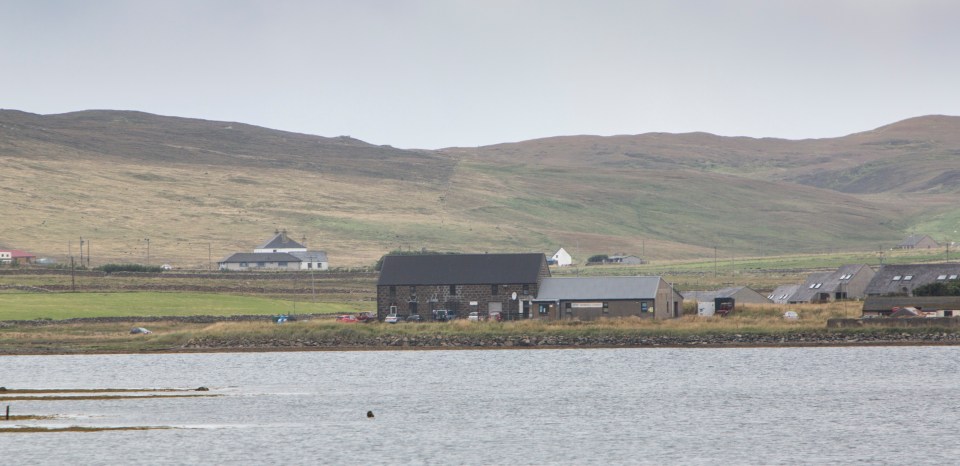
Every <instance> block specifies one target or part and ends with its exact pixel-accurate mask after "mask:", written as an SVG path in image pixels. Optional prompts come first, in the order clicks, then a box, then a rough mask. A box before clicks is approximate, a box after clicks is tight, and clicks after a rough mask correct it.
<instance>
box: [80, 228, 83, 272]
mask: <svg viewBox="0 0 960 466" xmlns="http://www.w3.org/2000/svg"><path fill="white" fill-rule="evenodd" d="M80 267H83V237H82V236H81V237H80Z"/></svg>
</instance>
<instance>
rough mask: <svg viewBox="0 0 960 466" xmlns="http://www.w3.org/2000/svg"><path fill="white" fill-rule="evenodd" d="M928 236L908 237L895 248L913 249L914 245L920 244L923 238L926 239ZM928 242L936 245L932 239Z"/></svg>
mask: <svg viewBox="0 0 960 466" xmlns="http://www.w3.org/2000/svg"><path fill="white" fill-rule="evenodd" d="M929 236H930V235H910V236H908V237H906V238H904V240H903V241H901V242H900V244H898V245H897V247H898V248H912V247H915V246H916V245H918V244H920V241H923V239H924V238H928V237H929ZM930 240H931V241H933V242H934V243H936V241H935V240H934V239H933V238H930Z"/></svg>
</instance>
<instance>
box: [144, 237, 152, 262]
mask: <svg viewBox="0 0 960 466" xmlns="http://www.w3.org/2000/svg"><path fill="white" fill-rule="evenodd" d="M143 240H144V241H146V242H147V265H150V238H144V239H143Z"/></svg>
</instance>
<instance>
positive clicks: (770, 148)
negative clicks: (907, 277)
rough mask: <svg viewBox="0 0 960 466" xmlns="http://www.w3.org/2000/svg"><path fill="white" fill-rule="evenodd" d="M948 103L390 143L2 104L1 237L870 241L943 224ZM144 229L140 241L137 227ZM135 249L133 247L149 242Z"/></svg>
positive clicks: (700, 243) (950, 222)
mask: <svg viewBox="0 0 960 466" xmlns="http://www.w3.org/2000/svg"><path fill="white" fill-rule="evenodd" d="M958 155H960V117H950V116H925V117H918V118H913V119H909V120H905V121H901V122H897V123H893V124H891V125H887V126H883V127H881V128H877V129H874V130H871V131H865V132H862V133H856V134H851V135H848V136H843V137H838V138H829V139H815V140H800V141H793V140H783V139H773V138H763V139H754V138H745V137H721V136H715V135H711V134H706V133H689V134H665V133H648V134H640V135H622V136H610V137H600V136H562V137H553V138H545V139H537V140H531V141H523V142H518V143H510V144H498V145H493V146H486V147H479V148H447V149H442V150H436V151H426V150H402V149H396V148H393V147H389V146H376V145H371V144H367V143H365V142H363V141H359V140H356V139H353V138H350V137H347V136H340V137H332V138H330V137H321V136H313V135H305V134H297V133H290V132H284V131H277V130H271V129H266V128H262V127H256V126H251V125H245V124H242V123H235V122H215V121H205V120H196V119H187V118H177V117H166V116H158V115H151V114H146V113H141V112H130V111H108V110H96V111H84V112H75V113H67V114H61V115H36V114H30V113H25V112H20V111H15V110H0V218H2V219H4V220H3V221H2V222H0V247H7V248H17V249H25V250H29V251H31V252H34V253H36V254H38V255H41V256H48V257H53V258H56V259H57V260H60V261H63V260H65V258H66V257H67V256H68V255H70V254H72V255H74V256H77V255H78V250H77V249H78V247H79V240H80V238H81V237H83V238H84V240H85V243H86V245H87V246H89V247H90V248H91V251H90V254H91V257H92V259H93V262H94V265H96V264H98V263H107V262H140V263H144V262H148V261H149V262H151V263H161V262H168V263H173V264H175V265H179V266H184V267H193V266H204V267H206V266H209V265H210V263H211V262H216V261H217V260H218V259H220V258H222V257H224V256H226V255H228V254H230V253H232V252H236V251H247V250H252V249H253V248H254V247H256V246H257V245H258V244H259V243H260V242H262V241H264V240H266V239H268V238H269V237H270V236H271V235H272V233H273V232H274V230H275V229H277V228H285V229H287V230H289V231H290V232H291V234H292V235H294V236H295V237H296V238H298V239H300V238H301V237H303V238H304V239H305V241H306V242H307V245H308V246H309V247H311V248H315V249H323V250H326V251H328V253H329V255H330V259H331V263H332V265H334V266H360V265H370V264H372V263H373V262H374V261H375V260H376V259H377V258H379V257H380V255H382V254H384V253H386V252H389V251H390V250H394V249H398V248H402V249H420V248H427V249H431V250H444V251H463V252H481V251H489V252H495V251H496V252H510V251H516V252H520V251H523V252H526V251H543V252H552V250H555V249H556V248H558V247H559V246H564V247H566V248H567V250H568V251H570V252H571V253H572V254H573V255H574V256H575V259H579V260H581V261H582V260H584V259H585V258H586V257H588V256H589V255H592V254H599V253H620V252H622V253H627V254H636V255H643V256H646V257H647V258H650V259H685V258H696V257H712V256H713V255H714V254H715V253H716V251H717V250H719V251H721V252H722V253H723V254H725V255H730V254H736V255H738V256H744V255H771V254H786V253H793V252H804V253H809V252H818V251H835V250H875V249H876V248H877V247H889V246H892V245H894V244H896V242H898V241H899V240H900V239H902V238H903V237H904V236H906V235H907V234H909V233H911V232H914V231H916V232H923V233H927V234H931V235H933V236H934V237H935V238H937V239H938V240H944V239H957V238H960V236H957V237H956V238H954V237H955V234H956V231H957V230H960V205H958V203H957V202H956V199H957V196H958V192H960V157H958ZM148 238H149V242H148V241H147V239H148ZM148 244H149V258H148V257H147V255H148V251H147V245H148Z"/></svg>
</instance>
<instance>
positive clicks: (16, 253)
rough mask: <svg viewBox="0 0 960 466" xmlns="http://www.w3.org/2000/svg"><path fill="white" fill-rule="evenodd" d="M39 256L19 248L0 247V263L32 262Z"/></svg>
mask: <svg viewBox="0 0 960 466" xmlns="http://www.w3.org/2000/svg"><path fill="white" fill-rule="evenodd" d="M36 260H37V256H35V255H33V254H30V253H29V252H26V251H20V250H18V249H6V250H4V249H0V264H32V263H34V262H36Z"/></svg>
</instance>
